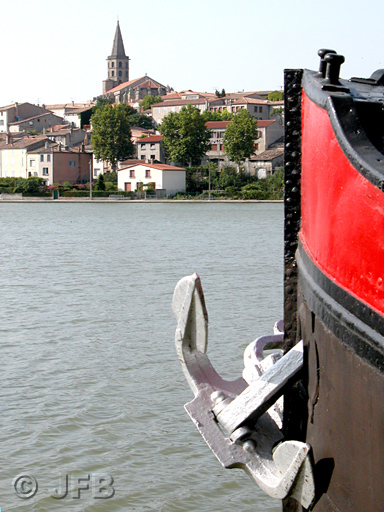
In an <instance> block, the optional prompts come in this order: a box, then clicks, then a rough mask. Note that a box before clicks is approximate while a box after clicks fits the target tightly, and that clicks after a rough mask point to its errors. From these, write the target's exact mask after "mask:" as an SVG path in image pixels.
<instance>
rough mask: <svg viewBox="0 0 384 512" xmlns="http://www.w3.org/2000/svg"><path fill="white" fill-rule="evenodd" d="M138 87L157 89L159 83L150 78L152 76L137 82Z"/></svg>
mask: <svg viewBox="0 0 384 512" xmlns="http://www.w3.org/2000/svg"><path fill="white" fill-rule="evenodd" d="M139 87H140V89H148V87H150V88H151V89H158V87H159V83H158V82H155V81H154V80H152V78H149V79H148V80H146V81H145V82H143V83H142V84H139Z"/></svg>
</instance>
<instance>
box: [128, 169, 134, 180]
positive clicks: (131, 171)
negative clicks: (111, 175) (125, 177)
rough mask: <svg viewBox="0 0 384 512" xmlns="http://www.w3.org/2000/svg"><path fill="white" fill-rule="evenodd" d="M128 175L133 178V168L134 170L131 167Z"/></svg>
mask: <svg viewBox="0 0 384 512" xmlns="http://www.w3.org/2000/svg"><path fill="white" fill-rule="evenodd" d="M129 177H130V178H135V170H134V169H131V170H130V171H129Z"/></svg>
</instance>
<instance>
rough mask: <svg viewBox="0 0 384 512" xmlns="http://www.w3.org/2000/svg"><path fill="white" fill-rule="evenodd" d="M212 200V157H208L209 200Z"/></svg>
mask: <svg viewBox="0 0 384 512" xmlns="http://www.w3.org/2000/svg"><path fill="white" fill-rule="evenodd" d="M210 200H211V159H210V158H208V201H210Z"/></svg>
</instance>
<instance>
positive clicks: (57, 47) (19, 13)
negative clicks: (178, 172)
mask: <svg viewBox="0 0 384 512" xmlns="http://www.w3.org/2000/svg"><path fill="white" fill-rule="evenodd" d="M0 7H1V10H0V48H1V86H0V106H4V105H7V104H10V103H13V102H14V101H18V102H23V101H29V102H31V103H37V102H39V103H40V104H42V103H45V104H49V103H56V102H57V103H62V102H70V101H72V100H74V101H75V102H84V101H86V100H88V99H92V98H93V97H95V96H97V95H98V94H100V93H101V92H102V80H104V79H105V78H106V77H107V63H106V58H107V57H108V55H109V54H110V53H111V50H112V43H113V37H114V34H115V28H116V22H117V18H118V17H119V20H120V27H121V32H122V35H123V40H124V46H125V51H126V54H127V55H128V56H129V57H130V59H131V61H130V79H133V78H139V77H140V76H143V75H144V74H145V73H147V74H148V75H149V76H150V77H152V78H154V79H155V80H157V81H159V82H161V83H163V84H165V85H167V84H169V85H170V86H171V87H173V88H174V89H175V90H177V91H180V90H183V89H193V90H197V91H208V92H214V91H215V89H220V90H221V89H222V88H224V89H225V90H226V91H227V92H234V91H241V90H245V91H251V90H266V89H280V88H281V87H282V86H283V70H284V68H310V69H317V67H318V57H317V50H318V49H319V48H324V47H326V48H332V49H334V50H336V51H337V52H338V53H341V54H343V55H344V56H345V58H346V62H345V64H343V66H342V71H341V75H342V76H343V77H344V78H350V77H351V76H370V75H371V73H372V72H373V71H375V70H376V69H378V68H384V28H383V21H384V3H383V2H382V0H380V1H379V0H366V1H365V2H361V1H359V2H357V0H352V1H349V2H347V1H345V0H344V1H340V0H333V1H331V0H322V1H316V2H315V1H311V0H274V1H269V2H268V1H266V0H237V1H236V0H220V1H216V2H211V1H209V0H184V1H183V0H179V1H176V0H164V1H163V2H159V1H155V0H143V1H137V0H136V1H130V0H109V1H106V0H103V1H101V0H65V1H62V2H59V1H57V0H12V1H8V0H0Z"/></svg>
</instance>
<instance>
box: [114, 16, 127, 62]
mask: <svg viewBox="0 0 384 512" xmlns="http://www.w3.org/2000/svg"><path fill="white" fill-rule="evenodd" d="M110 57H114V58H115V59H116V58H117V59H125V58H126V55H125V50H124V43H123V38H122V36H121V31H120V24H119V21H117V26H116V33H115V39H114V41H113V47H112V53H111V55H110Z"/></svg>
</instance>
